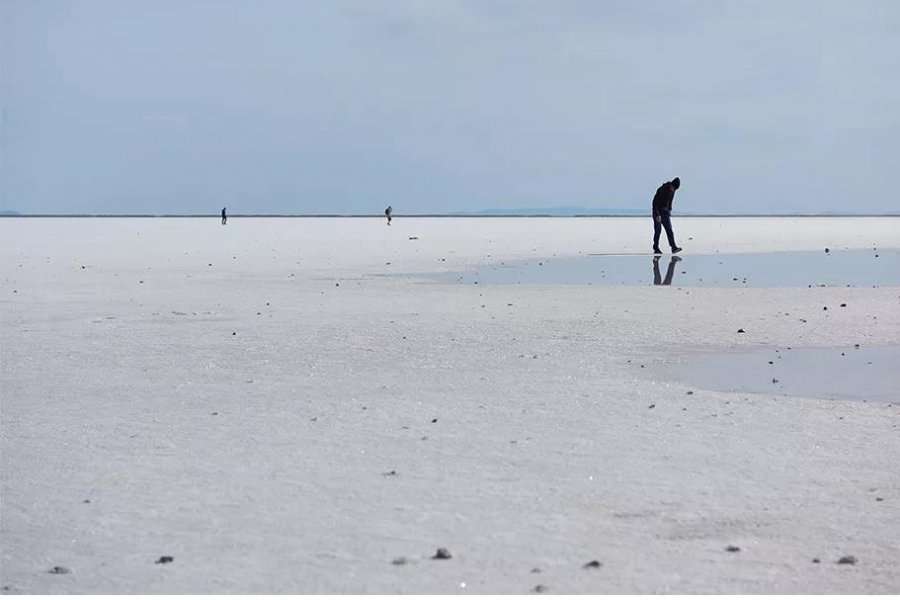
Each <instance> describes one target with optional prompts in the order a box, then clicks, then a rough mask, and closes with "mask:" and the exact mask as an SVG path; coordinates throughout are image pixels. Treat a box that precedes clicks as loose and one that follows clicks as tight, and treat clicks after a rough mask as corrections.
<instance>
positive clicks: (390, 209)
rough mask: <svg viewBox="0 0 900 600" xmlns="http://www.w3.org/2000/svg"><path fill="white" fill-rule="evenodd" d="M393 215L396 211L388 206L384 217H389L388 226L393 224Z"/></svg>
mask: <svg viewBox="0 0 900 600" xmlns="http://www.w3.org/2000/svg"><path fill="white" fill-rule="evenodd" d="M393 213H394V209H393V208H391V207H390V206H388V207H387V208H386V209H384V216H386V217H387V220H388V225H390V224H391V215H392V214H393Z"/></svg>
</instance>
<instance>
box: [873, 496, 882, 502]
mask: <svg viewBox="0 0 900 600" xmlns="http://www.w3.org/2000/svg"><path fill="white" fill-rule="evenodd" d="M875 502H884V498H882V497H881V496H877V497H876V498H875Z"/></svg>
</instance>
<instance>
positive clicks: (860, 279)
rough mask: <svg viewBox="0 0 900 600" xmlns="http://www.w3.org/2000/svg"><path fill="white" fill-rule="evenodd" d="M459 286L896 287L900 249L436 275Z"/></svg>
mask: <svg viewBox="0 0 900 600" xmlns="http://www.w3.org/2000/svg"><path fill="white" fill-rule="evenodd" d="M434 277H438V278H440V279H442V280H449V281H453V282H457V283H462V284H476V283H477V284H501V285H503V284H513V285H515V284H538V285H674V286H693V287H807V286H812V287H815V286H821V285H825V286H829V287H832V286H841V287H844V286H853V287H871V286H897V285H900V250H896V249H889V250H879V249H871V250H833V249H831V250H830V251H829V252H825V251H824V249H823V250H822V251H816V252H773V253H759V254H699V255H691V254H680V255H677V256H672V255H670V254H664V255H662V256H652V255H649V254H631V255H623V254H592V255H587V256H584V257H575V258H551V259H540V260H531V261H526V262H508V263H499V264H491V265H485V266H483V267H479V268H477V269H474V270H471V271H463V272H452V273H441V274H438V275H435V276H434Z"/></svg>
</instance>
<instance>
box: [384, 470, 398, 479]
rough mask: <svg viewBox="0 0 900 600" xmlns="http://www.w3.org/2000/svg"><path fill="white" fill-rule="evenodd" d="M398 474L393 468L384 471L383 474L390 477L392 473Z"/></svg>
mask: <svg viewBox="0 0 900 600" xmlns="http://www.w3.org/2000/svg"><path fill="white" fill-rule="evenodd" d="M396 474H397V471H394V470H393V469H391V470H390V471H385V472H384V473H382V475H384V476H385V477H390V476H391V475H396Z"/></svg>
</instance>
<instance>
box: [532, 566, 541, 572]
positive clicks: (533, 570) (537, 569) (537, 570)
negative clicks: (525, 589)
mask: <svg viewBox="0 0 900 600" xmlns="http://www.w3.org/2000/svg"><path fill="white" fill-rule="evenodd" d="M531 572H532V573H540V572H541V570H540V569H539V568H538V567H535V568H533V569H532V570H531Z"/></svg>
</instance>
